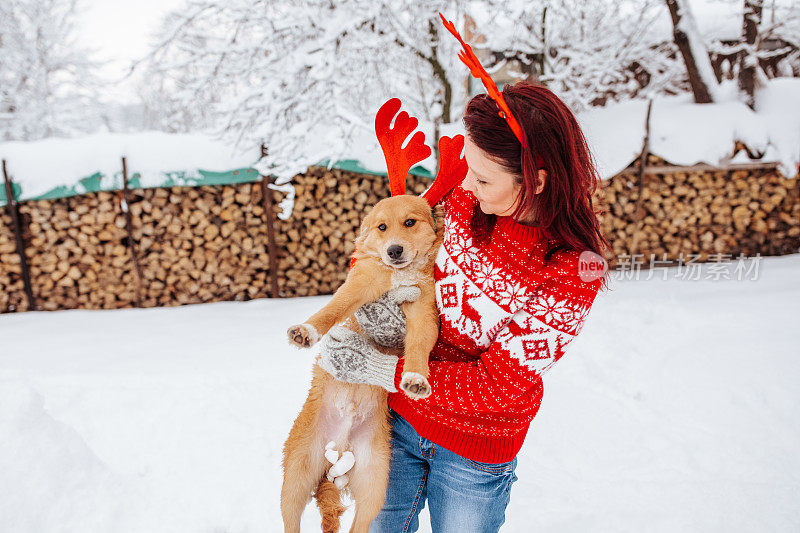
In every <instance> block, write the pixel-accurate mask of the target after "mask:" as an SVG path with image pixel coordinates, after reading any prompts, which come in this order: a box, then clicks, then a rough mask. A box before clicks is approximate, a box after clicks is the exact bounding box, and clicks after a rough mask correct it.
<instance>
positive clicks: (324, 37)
mask: <svg viewBox="0 0 800 533" xmlns="http://www.w3.org/2000/svg"><path fill="white" fill-rule="evenodd" d="M459 4H460V2H458V1H456V0H415V1H413V2H403V3H397V2H394V1H391V0H382V1H375V0H270V1H265V0H230V1H226V2H221V1H218V0H199V1H194V2H191V3H189V4H188V5H187V6H186V7H185V8H182V9H181V10H180V11H176V12H174V13H172V14H171V15H170V16H169V17H168V18H167V19H166V21H165V24H164V27H163V28H162V30H161V31H160V33H159V36H160V39H159V42H158V43H157V45H156V46H155V47H154V49H153V51H152V52H151V53H150V54H149V55H148V57H146V58H144V59H143V61H142V62H141V64H140V65H139V67H138V68H143V69H145V74H146V76H145V78H146V79H147V84H148V87H146V88H145V90H144V95H143V97H144V99H145V101H146V102H148V106H149V107H150V109H151V110H152V111H154V112H155V113H159V114H162V115H163V124H164V125H165V126H166V127H168V128H170V129H173V130H181V129H193V128H207V129H211V130H213V131H216V132H217V133H219V134H221V135H224V136H226V137H228V138H232V139H234V140H235V141H237V142H239V143H247V144H250V145H253V146H257V144H258V143H260V142H263V143H264V144H266V146H267V148H268V155H267V156H266V157H265V158H264V159H263V160H262V162H261V163H262V164H261V168H262V169H264V170H268V171H269V172H270V173H272V174H274V175H277V176H283V177H290V176H292V175H294V174H296V173H297V172H300V171H303V170H305V168H307V166H308V165H310V164H314V163H317V162H319V161H320V160H322V159H326V158H329V157H333V158H336V157H340V156H345V155H347V153H346V151H347V150H348V149H349V148H350V147H351V146H352V144H353V143H354V142H355V139H356V138H357V137H358V136H367V135H369V136H370V138H372V137H374V135H373V134H372V120H371V119H372V116H373V115H374V112H375V111H376V110H377V108H378V106H379V105H380V104H381V103H383V102H384V101H385V100H386V99H387V98H388V97H390V96H399V97H400V98H401V99H402V100H403V102H404V104H405V108H406V109H408V110H409V112H411V113H413V114H416V115H417V116H419V117H420V119H422V120H423V121H429V122H430V123H431V124H432V125H433V129H434V130H436V129H438V127H439V125H440V124H442V123H448V122H452V121H454V120H456V119H457V118H458V115H459V114H460V105H462V104H463V98H464V90H463V83H461V81H463V80H464V79H465V77H466V72H465V69H464V67H463V66H461V65H460V63H459V62H458V59H457V54H456V49H457V42H456V41H455V40H454V39H452V37H450V36H449V35H447V33H446V30H445V29H444V28H443V27H442V26H441V23H440V22H439V19H438V14H437V13H438V12H439V11H442V12H444V13H446V14H447V15H448V16H449V17H457V16H458V14H459V12H460V8H459ZM428 133H429V134H431V133H434V134H435V132H433V131H431V132H428ZM359 138H360V137H359ZM429 138H430V137H429Z"/></svg>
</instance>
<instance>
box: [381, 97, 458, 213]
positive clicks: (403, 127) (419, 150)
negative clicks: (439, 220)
mask: <svg viewBox="0 0 800 533" xmlns="http://www.w3.org/2000/svg"><path fill="white" fill-rule="evenodd" d="M402 105H403V104H402V103H401V102H400V99H399V98H392V99H391V100H388V101H387V102H386V103H385V104H383V105H382V106H381V108H380V109H379V110H378V113H377V114H376V115H375V134H376V135H377V136H378V142H379V143H380V145H381V149H382V150H383V155H384V157H385V158H386V168H387V170H388V174H389V189H390V191H391V195H392V196H397V195H399V194H405V193H406V177H407V176H408V171H409V170H411V167H412V166H414V165H415V164H416V163H419V162H420V161H422V160H423V159H426V158H428V157H429V156H430V155H431V149H430V147H429V146H428V145H427V144H425V134H424V133H423V132H421V131H418V132H416V133H415V134H414V135H412V136H411V139H410V140H409V141H408V143H407V144H406V146H405V147H403V143H404V142H405V140H406V139H407V138H408V136H409V135H410V134H411V132H412V131H414V129H416V127H417V124H418V123H419V122H418V121H417V119H416V118H414V117H412V116H410V115H409V114H408V113H406V112H405V111H400V107H401V106H402ZM398 111H400V113H398ZM393 118H394V127H391V123H392V119H393ZM463 148H464V136H463V135H456V136H455V137H452V138H451V137H442V138H441V139H439V172H438V173H437V174H436V178H434V180H433V185H431V186H430V187H429V188H428V190H427V191H425V192H424V193H422V196H423V197H424V198H425V200H427V201H428V204H429V205H430V206H431V207H433V206H435V205H436V204H437V203H438V202H439V200H441V199H442V197H444V195H445V194H447V193H448V192H449V191H450V189H452V188H453V187H455V186H456V185H458V184H459V183H461V181H462V180H463V179H464V176H466V175H467V161H466V159H464V158H463V157H461V150H462V149H463Z"/></svg>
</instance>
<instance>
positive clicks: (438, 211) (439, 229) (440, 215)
mask: <svg viewBox="0 0 800 533" xmlns="http://www.w3.org/2000/svg"><path fill="white" fill-rule="evenodd" d="M444 215H445V210H444V206H443V205H442V204H441V203H439V204H436V205H435V206H433V207H432V208H431V217H432V218H433V232H434V233H435V234H436V236H437V237H443V236H444Z"/></svg>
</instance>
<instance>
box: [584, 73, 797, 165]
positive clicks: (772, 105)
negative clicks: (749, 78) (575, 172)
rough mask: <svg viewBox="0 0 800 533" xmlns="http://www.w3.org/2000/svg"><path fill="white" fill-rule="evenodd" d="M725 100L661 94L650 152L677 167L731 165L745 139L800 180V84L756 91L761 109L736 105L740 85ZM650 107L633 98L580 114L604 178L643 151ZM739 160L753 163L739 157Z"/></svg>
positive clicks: (725, 89) (725, 90)
mask: <svg viewBox="0 0 800 533" xmlns="http://www.w3.org/2000/svg"><path fill="white" fill-rule="evenodd" d="M719 92H720V96H721V98H722V101H720V102H718V103H714V104H695V103H694V102H693V101H692V99H691V96H690V95H680V96H672V97H658V98H655V99H654V100H653V108H652V111H651V116H650V152H651V153H653V154H655V155H657V156H659V157H661V158H663V159H665V160H667V161H668V162H670V163H672V164H675V165H694V164H697V163H707V164H710V165H720V166H721V165H725V164H728V163H730V162H731V160H732V157H733V154H732V152H733V147H734V144H735V142H736V141H737V140H738V141H742V142H743V143H744V144H746V145H747V146H748V147H749V148H750V149H751V150H752V151H753V152H761V153H763V154H764V155H763V156H762V158H761V161H764V162H778V163H779V165H780V169H781V172H783V174H784V175H785V176H789V177H796V176H797V173H798V168H797V166H798V164H800V79H796V78H793V79H789V78H780V79H774V80H770V81H769V83H768V84H767V85H766V87H764V88H762V89H761V90H760V91H758V92H757V93H756V111H755V112H754V111H752V110H751V109H750V108H748V107H747V106H746V105H744V104H743V103H741V102H738V101H735V100H734V99H735V94H736V91H735V82H727V83H726V84H722V85H721V86H720V87H719ZM646 116H647V102H646V101H644V100H630V101H627V102H622V103H619V104H611V105H608V106H606V107H602V108H597V109H592V110H590V111H587V112H584V113H581V114H579V115H578V121H579V122H580V124H581V127H582V128H583V129H584V133H585V134H586V137H587V140H588V142H589V147H590V148H591V149H592V152H593V153H594V154H595V156H596V158H597V160H598V168H599V171H600V175H601V176H602V177H603V178H604V179H607V178H610V177H611V176H614V175H615V174H617V173H619V172H620V171H621V170H622V169H624V168H625V167H626V166H628V165H629V164H630V162H631V161H633V160H634V159H635V158H636V157H638V155H639V154H640V153H641V150H642V143H643V140H644V123H645V117H646ZM736 162H739V163H745V162H752V161H751V160H749V159H746V158H745V157H744V156H741V155H739V156H738V157H737V159H736Z"/></svg>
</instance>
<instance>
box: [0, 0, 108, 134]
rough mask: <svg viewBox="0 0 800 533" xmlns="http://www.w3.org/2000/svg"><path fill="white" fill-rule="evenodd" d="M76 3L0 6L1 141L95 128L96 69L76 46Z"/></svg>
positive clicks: (30, 0) (15, 0) (19, 0)
mask: <svg viewBox="0 0 800 533" xmlns="http://www.w3.org/2000/svg"><path fill="white" fill-rule="evenodd" d="M77 15H78V5H77V0H4V1H3V2H0V139H5V140H32V139H38V138H41V137H46V136H49V135H69V134H72V133H74V132H77V131H86V130H88V129H93V128H94V127H96V126H97V117H96V113H95V110H94V109H95V107H94V101H95V97H96V77H95V73H94V72H95V70H94V69H95V67H96V65H95V64H94V63H92V62H91V61H90V60H89V59H88V52H87V51H86V50H84V49H83V48H81V47H80V46H79V45H78V43H77V37H78V33H77V28H76V25H75V23H76V17H77Z"/></svg>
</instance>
